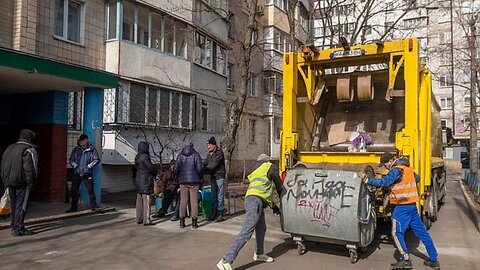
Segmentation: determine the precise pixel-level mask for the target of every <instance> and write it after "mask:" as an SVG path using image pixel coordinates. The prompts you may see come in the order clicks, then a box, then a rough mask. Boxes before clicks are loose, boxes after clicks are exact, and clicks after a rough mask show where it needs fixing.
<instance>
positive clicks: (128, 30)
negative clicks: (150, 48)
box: [122, 1, 135, 41]
mask: <svg viewBox="0 0 480 270" xmlns="http://www.w3.org/2000/svg"><path fill="white" fill-rule="evenodd" d="M134 36H135V5H134V4H132V3H131V2H128V1H125V2H123V33H122V37H123V39H124V40H129V41H134Z"/></svg>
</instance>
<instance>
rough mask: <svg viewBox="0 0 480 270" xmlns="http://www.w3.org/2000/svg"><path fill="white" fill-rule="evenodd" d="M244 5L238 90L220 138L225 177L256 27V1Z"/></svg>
mask: <svg viewBox="0 0 480 270" xmlns="http://www.w3.org/2000/svg"><path fill="white" fill-rule="evenodd" d="M245 4H246V5H249V8H248V11H249V15H248V24H247V29H246V30H245V36H244V38H243V41H242V50H243V51H242V54H241V65H240V78H241V84H240V91H239V93H238V95H237V97H236V99H234V100H233V101H232V102H231V103H230V104H229V105H228V107H227V119H226V123H225V125H226V128H225V136H224V137H223V140H222V146H223V148H224V149H223V150H224V154H225V170H226V171H225V177H226V178H227V180H228V178H229V174H230V165H231V161H232V154H233V151H234V150H235V145H236V142H237V131H238V127H239V126H240V119H241V117H242V114H243V108H244V105H245V100H246V99H247V90H248V81H249V75H250V57H251V54H252V45H251V44H252V31H253V29H254V28H255V27H256V20H255V19H256V15H257V14H256V7H257V1H251V2H250V3H248V2H247V1H245Z"/></svg>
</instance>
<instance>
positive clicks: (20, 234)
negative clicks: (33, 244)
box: [13, 230, 35, 236]
mask: <svg viewBox="0 0 480 270" xmlns="http://www.w3.org/2000/svg"><path fill="white" fill-rule="evenodd" d="M34 234H35V232H34V231H32V230H23V231H19V232H15V233H14V234H13V235H14V236H28V235H34Z"/></svg>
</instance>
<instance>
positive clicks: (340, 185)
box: [286, 174, 355, 208]
mask: <svg viewBox="0 0 480 270" xmlns="http://www.w3.org/2000/svg"><path fill="white" fill-rule="evenodd" d="M301 176H302V175H301V174H299V175H297V176H296V177H295V178H293V179H292V180H290V181H288V182H287V183H286V185H287V187H288V192H287V201H289V200H290V199H294V200H295V201H299V200H302V199H307V200H308V201H313V202H318V201H323V200H324V199H328V200H331V199H337V198H339V199H340V205H339V207H340V208H344V207H350V202H349V200H348V199H349V198H352V197H353V195H351V194H350V191H353V190H355V188H354V187H352V186H348V185H346V182H345V181H334V180H328V179H325V178H317V177H315V178H314V179H301V178H300V177H301ZM294 186H297V188H296V192H295V191H294V189H293V188H292V187H294Z"/></svg>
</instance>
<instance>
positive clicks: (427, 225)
mask: <svg viewBox="0 0 480 270" xmlns="http://www.w3.org/2000/svg"><path fill="white" fill-rule="evenodd" d="M422 222H423V225H425V228H426V229H427V230H430V227H432V221H431V220H430V218H429V217H427V216H425V215H422Z"/></svg>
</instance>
